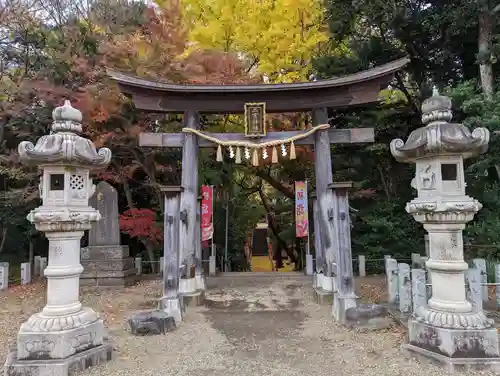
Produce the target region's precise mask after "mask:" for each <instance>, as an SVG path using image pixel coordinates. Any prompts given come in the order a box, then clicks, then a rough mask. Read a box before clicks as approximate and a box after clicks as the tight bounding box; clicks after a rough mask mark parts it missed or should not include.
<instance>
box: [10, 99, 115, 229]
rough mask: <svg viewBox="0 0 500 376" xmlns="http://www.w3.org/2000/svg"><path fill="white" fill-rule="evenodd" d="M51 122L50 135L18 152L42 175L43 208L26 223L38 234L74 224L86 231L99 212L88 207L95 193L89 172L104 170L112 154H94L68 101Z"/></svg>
mask: <svg viewBox="0 0 500 376" xmlns="http://www.w3.org/2000/svg"><path fill="white" fill-rule="evenodd" d="M52 118H53V120H54V122H53V123H52V131H51V133H50V134H49V135H47V136H42V137H41V138H40V139H39V140H38V141H37V143H36V145H33V144H32V143H31V142H29V141H23V142H21V143H20V144H19V148H18V151H19V155H20V159H21V161H22V162H23V163H25V164H28V165H34V166H38V167H39V168H41V169H42V171H43V172H42V177H41V180H40V185H39V189H40V197H41V198H42V206H40V207H38V208H36V209H35V210H33V211H32V212H31V213H30V214H29V215H28V220H29V221H31V222H33V223H35V225H36V226H37V228H38V229H39V230H41V231H56V230H61V229H63V228H61V227H64V226H65V224H68V223H73V226H72V227H71V228H72V229H77V227H78V229H80V227H81V229H85V228H87V226H89V224H90V222H93V221H97V220H99V219H100V215H99V212H98V211H97V210H94V209H93V208H92V207H90V206H89V205H88V202H89V198H90V196H92V194H93V193H94V191H95V185H94V184H93V183H92V180H91V179H90V178H89V171H90V169H99V168H105V167H106V166H107V165H108V164H109V162H110V161H111V151H110V150H109V149H107V148H102V149H100V150H99V152H97V150H96V148H95V146H94V144H93V143H92V141H90V140H89V139H86V138H84V137H81V136H80V135H79V134H78V133H81V132H82V125H81V121H82V113H81V112H80V111H78V110H77V109H75V108H73V107H72V106H71V103H70V102H69V101H65V102H64V105H63V106H61V107H57V108H56V109H54V111H53V112H52ZM78 224H80V226H78ZM75 226H76V227H75ZM66 227H67V225H66Z"/></svg>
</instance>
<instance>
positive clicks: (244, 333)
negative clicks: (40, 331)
mask: <svg viewBox="0 0 500 376" xmlns="http://www.w3.org/2000/svg"><path fill="white" fill-rule="evenodd" d="M278 274H281V273H278ZM208 284H209V289H208V291H207V294H206V301H205V306H204V307H195V308H190V309H188V311H187V314H186V317H185V321H184V322H183V323H182V324H181V325H180V326H179V327H178V328H177V330H176V331H174V332H171V333H168V334H167V335H165V336H149V337H134V336H132V335H130V333H129V332H128V327H127V322H126V321H127V318H128V317H129V316H130V315H131V314H133V313H134V312H137V311H141V310H147V309H151V308H154V307H155V306H156V299H158V298H159V297H160V290H161V284H160V282H159V281H147V282H143V283H141V284H138V285H136V286H133V287H130V288H127V289H125V290H121V291H117V290H115V291H107V292H102V293H96V292H85V291H84V292H83V293H82V300H83V302H84V304H86V305H89V306H91V307H93V308H94V309H96V310H97V311H99V312H101V315H102V316H103V318H104V320H105V323H106V325H107V327H108V328H109V336H110V338H111V339H112V341H113V343H114V345H115V349H116V351H115V355H114V359H113V360H112V361H111V362H109V363H107V364H105V365H103V366H99V367H95V368H92V369H89V370H87V371H85V372H84V373H83V375H89V376H90V375H100V376H111V375H113V376H114V375H116V376H118V375H120V376H125V375H138V374H141V376H148V375H154V376H157V375H171V374H175V375H178V376H183V375H186V376H191V375H193V376H194V375H197V376H198V375H200V374H203V375H214V376H215V375H227V372H228V371H231V373H232V374H234V375H242V376H245V375H266V376H267V375H269V376H272V375H279V376H284V375H286V376H295V375H297V376H298V375H301V376H302V375H304V374H306V373H307V374H310V373H311V372H314V373H318V374H324V373H330V372H335V373H336V374H339V375H343V376H344V375H345V376H348V375H357V376H363V375H367V376H368V375H370V376H373V375H386V374H387V375H391V376H398V375H405V376H412V375H416V376H420V375H422V376H424V375H425V376H432V375H443V374H446V373H445V372H444V371H443V370H442V369H440V368H438V367H436V366H433V365H430V364H428V363H426V362H423V363H421V362H419V361H418V360H416V359H413V358H412V357H410V356H408V355H407V354H405V353H402V352H401V350H400V345H401V343H402V341H403V338H404V335H405V333H404V329H403V328H401V327H400V326H394V327H393V328H391V329H390V330H386V331H382V332H365V333H362V332H359V331H353V330H348V329H345V328H343V327H340V326H338V325H336V324H335V323H334V322H333V320H332V318H331V312H330V308H329V307H320V306H318V305H316V304H315V303H314V302H313V301H312V294H311V281H310V280H309V278H307V277H304V276H303V275H300V274H296V275H294V276H287V277H283V276H281V277H280V278H273V277H269V276H267V277H266V276H257V273H255V274H253V275H250V274H249V275H247V276H245V277H243V278H232V279H228V278H227V277H224V278H219V279H217V278H216V279H210V280H209V281H208ZM357 291H358V294H359V295H360V297H361V300H363V301H365V302H377V301H383V299H384V291H385V286H384V278H383V277H367V278H363V279H358V281H357ZM44 300H45V299H44V286H43V284H42V283H37V284H32V285H29V286H23V287H16V288H13V289H11V290H9V291H8V292H5V293H2V294H1V295H0V307H1V308H0V322H1V328H0V329H1V332H0V334H2V337H3V339H4V341H2V342H1V348H0V356H1V357H2V358H4V359H5V355H6V353H7V351H8V347H9V344H13V343H14V341H15V337H16V334H17V330H18V328H19V324H20V323H21V322H22V321H24V320H25V319H26V318H27V317H28V316H29V315H30V314H31V313H33V312H36V311H38V310H39V309H41V307H42V306H43V305H44ZM474 374H475V375H481V373H478V372H476V373H474ZM485 374H487V373H485ZM471 375H472V373H471Z"/></svg>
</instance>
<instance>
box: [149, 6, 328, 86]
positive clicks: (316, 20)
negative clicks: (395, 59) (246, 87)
mask: <svg viewBox="0 0 500 376" xmlns="http://www.w3.org/2000/svg"><path fill="white" fill-rule="evenodd" d="M169 1H172V0H158V1H157V4H158V5H159V6H160V8H163V7H164V6H165V5H167V3H168V2H169ZM180 1H181V7H182V11H183V19H184V22H186V26H187V27H188V29H189V41H190V43H191V49H196V48H199V49H219V50H223V51H225V52H236V53H238V54H239V55H240V56H241V58H242V59H246V60H247V61H248V65H249V69H252V70H254V71H256V72H257V73H259V74H263V75H264V74H266V75H267V76H268V77H269V79H270V81H274V82H276V81H281V82H292V81H303V80H306V79H307V73H308V71H309V69H310V64H311V56H314V55H315V52H317V51H316V50H317V49H318V48H319V47H320V45H321V44H322V43H324V42H326V41H327V39H328V36H327V33H326V30H327V28H326V26H325V25H324V22H323V21H324V20H323V16H324V12H323V7H322V0H180Z"/></svg>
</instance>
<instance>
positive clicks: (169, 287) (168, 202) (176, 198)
mask: <svg viewBox="0 0 500 376" xmlns="http://www.w3.org/2000/svg"><path fill="white" fill-rule="evenodd" d="M182 191H183V189H182V187H179V186H171V187H164V188H162V192H163V194H164V195H165V203H164V207H165V210H164V221H163V223H164V231H163V257H164V263H165V268H164V273H163V296H162V298H161V299H160V309H161V310H163V311H164V312H165V313H167V315H168V316H170V317H173V318H174V320H175V323H176V324H177V325H178V324H180V322H181V321H182V313H183V312H182V311H183V309H182V308H183V305H182V301H181V299H180V297H179V222H180V220H179V214H180V195H181V192H182Z"/></svg>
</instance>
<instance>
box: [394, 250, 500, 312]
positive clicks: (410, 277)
mask: <svg viewBox="0 0 500 376" xmlns="http://www.w3.org/2000/svg"><path fill="white" fill-rule="evenodd" d="M427 259H428V258H427V257H422V256H420V258H417V257H416V256H414V262H413V265H412V267H410V265H409V264H407V263H400V262H398V261H397V260H395V259H392V258H388V259H387V260H386V262H385V268H386V280H387V295H388V303H389V305H391V306H392V307H395V308H396V309H397V310H398V311H399V312H400V313H402V314H410V313H411V312H413V311H414V310H416V309H417V308H418V307H419V306H425V305H427V301H428V300H429V299H430V297H431V294H432V285H431V281H430V275H429V274H428V273H427V270H426V269H425V261H426V260H427ZM469 265H470V267H469V269H468V270H467V271H466V272H465V280H464V283H465V285H466V286H467V289H466V291H467V300H469V301H470V302H471V303H472V305H473V306H474V307H476V308H478V309H482V307H483V303H487V302H488V301H489V287H494V288H495V304H494V305H495V307H500V263H499V264H495V263H491V262H488V261H487V260H485V259H479V258H477V259H473V260H471V261H470V263H469ZM488 269H493V270H494V272H495V273H494V279H495V282H488Z"/></svg>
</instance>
